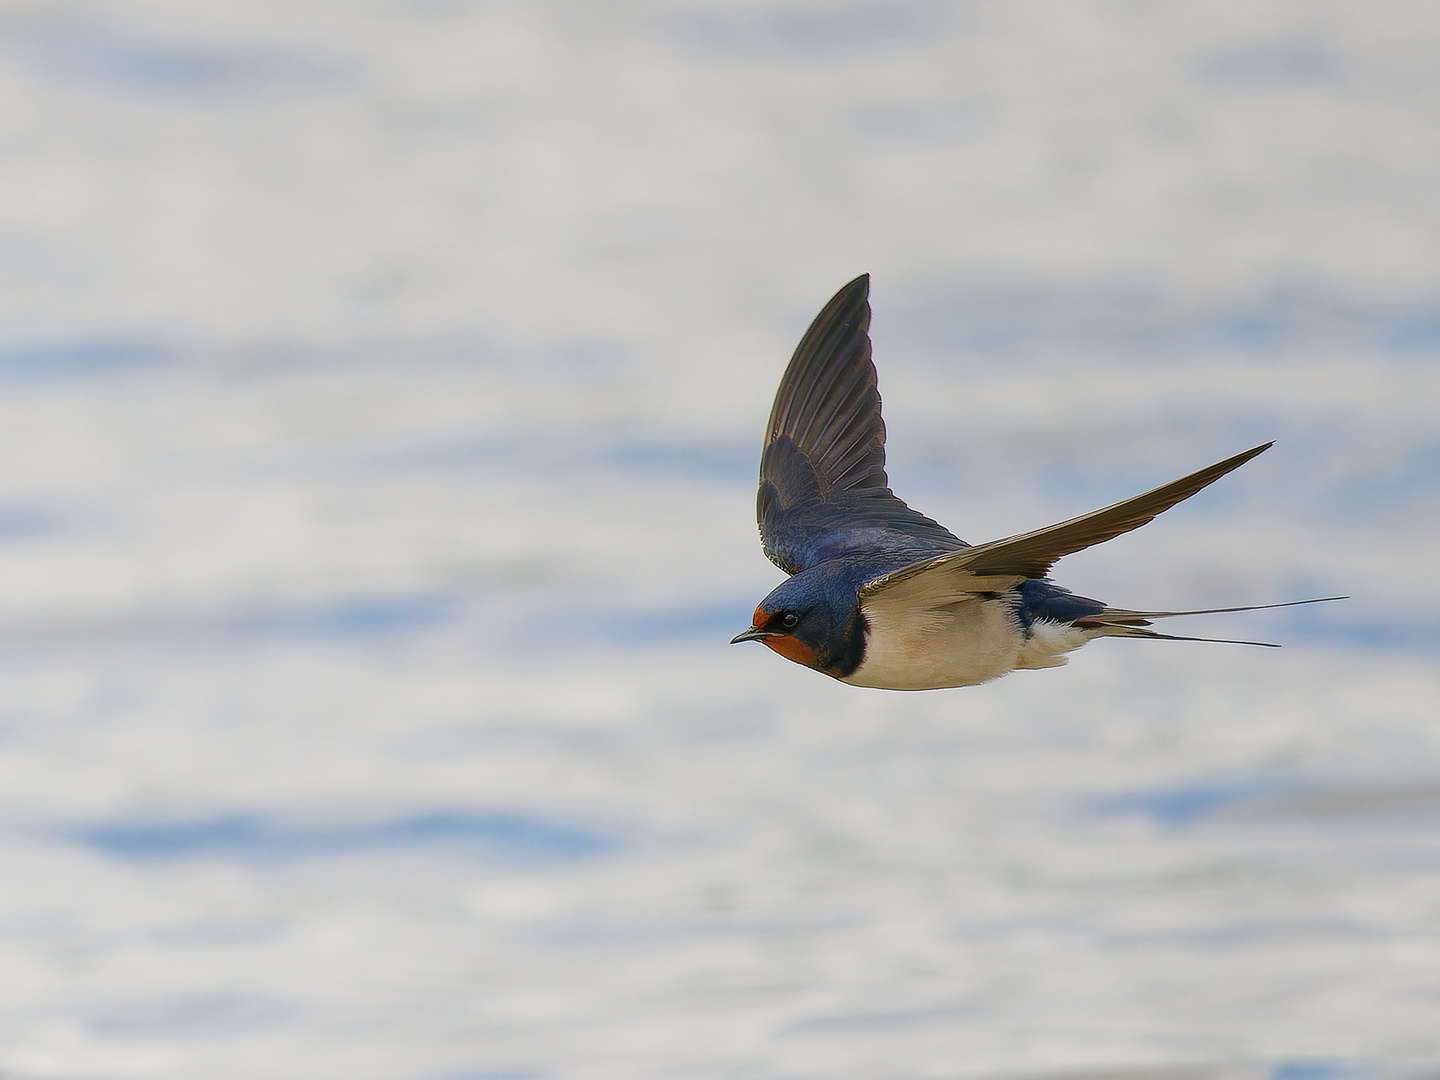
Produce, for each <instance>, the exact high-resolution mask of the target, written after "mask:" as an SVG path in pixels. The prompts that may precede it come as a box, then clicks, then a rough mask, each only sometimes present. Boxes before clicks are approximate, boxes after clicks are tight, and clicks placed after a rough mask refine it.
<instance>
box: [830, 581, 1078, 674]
mask: <svg viewBox="0 0 1440 1080" xmlns="http://www.w3.org/2000/svg"><path fill="white" fill-rule="evenodd" d="M860 610H861V613H862V614H863V615H864V616H865V619H866V623H867V625H868V632H867V633H866V635H865V659H864V661H862V662H861V664H860V666H859V667H858V668H856V669H855V671H854V672H853V673H852V674H851V675H850V676H849V677H848V678H846V679H845V680H844V681H845V682H848V683H851V684H852V685H855V686H874V687H879V688H882V689H887V690H938V689H941V688H943V687H947V686H974V685H976V684H977V683H983V682H989V681H990V680H991V679H998V678H999V677H1000V676H1001V675H1005V674H1008V673H1009V672H1011V671H1015V670H1016V669H1018V668H1047V667H1059V666H1060V665H1062V664H1064V663H1065V660H1066V657H1065V654H1066V653H1068V652H1070V651H1071V650H1073V649H1078V648H1079V647H1080V646H1081V645H1084V644H1085V643H1086V642H1087V641H1089V640H1090V639H1091V638H1093V637H1095V636H1096V635H1097V633H1098V631H1096V630H1082V629H1077V628H1076V627H1074V626H1071V625H1070V624H1068V623H1056V622H1037V623H1035V625H1034V626H1033V627H1031V631H1030V633H1029V634H1028V635H1027V634H1026V633H1025V631H1024V630H1023V629H1022V628H1021V626H1020V622H1019V620H1018V619H1017V618H1016V617H1015V615H1014V614H1013V612H1012V611H1011V609H1010V605H1009V604H1008V603H1006V602H1005V601H1003V600H999V599H996V598H994V597H981V596H977V595H973V594H972V595H967V596H962V597H959V598H955V599H952V600H949V601H948V602H946V603H943V604H936V605H933V606H930V607H925V608H921V609H920V610H919V611H917V610H916V609H915V608H914V606H913V605H912V604H908V603H898V604H897V603H893V602H887V599H886V596H885V594H883V593H882V594H880V595H879V596H876V597H872V598H871V599H870V600H868V601H866V602H865V603H864V604H862V606H861V609H860Z"/></svg>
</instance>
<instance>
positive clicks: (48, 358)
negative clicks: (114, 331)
mask: <svg viewBox="0 0 1440 1080" xmlns="http://www.w3.org/2000/svg"><path fill="white" fill-rule="evenodd" d="M168 359H169V353H168V352H167V351H166V350H165V349H162V348H161V347H160V346H158V345H155V344H153V343H150V342H144V341H125V340H123V339H110V338H96V339H93V340H79V341H53V342H44V343H35V344H28V345H9V346H4V347H0V382H6V383H21V384H31V385H33V384H41V385H44V384H48V383H64V382H72V381H75V380H78V379H93V378H98V377H100V376H103V375H112V374H115V373H117V372H121V371H129V370H132V369H134V368H140V367H152V366H154V365H157V364H161V363H164V362H165V361H166V360H168Z"/></svg>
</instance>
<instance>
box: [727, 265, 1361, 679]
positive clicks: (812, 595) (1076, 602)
mask: <svg viewBox="0 0 1440 1080" xmlns="http://www.w3.org/2000/svg"><path fill="white" fill-rule="evenodd" d="M869 293H870V278H869V275H865V274H862V275H861V276H860V277H858V278H856V279H855V280H854V281H852V282H850V283H849V284H848V285H846V286H845V287H844V288H843V289H841V290H840V291H839V292H838V293H836V294H835V296H834V297H833V298H831V300H830V302H829V303H828V304H826V305H825V307H824V309H823V310H821V312H820V314H819V315H818V316H816V318H815V321H814V322H813V323H811V324H810V328H809V329H808V330H807V331H806V332H805V335H804V337H802V338H801V339H800V344H799V346H798V347H797V348H796V350H795V354H794V356H792V357H791V359H790V365H789V367H787V368H786V369H785V374H784V376H783V377H782V378H781V380H780V388H779V389H778V390H777V391H776V394H775V404H774V406H773V407H772V409H771V411H770V422H769V424H768V426H767V428H766V434H765V445H764V449H763V451H762V453H761V456H760V486H759V491H758V493H757V496H756V516H757V518H758V520H759V524H760V539H761V543H762V545H763V547H764V549H765V554H766V555H768V556H769V557H770V559H771V561H772V562H774V563H775V565H776V566H778V567H780V569H781V570H784V571H785V573H786V574H788V575H790V576H789V578H788V579H787V580H786V581H784V582H782V583H781V585H780V586H779V587H777V588H776V589H775V590H774V591H773V592H772V593H771V594H770V595H769V596H767V597H766V598H765V599H764V600H763V601H761V603H760V606H759V607H758V608H756V610H755V617H754V621H753V624H752V625H751V627H750V628H749V629H748V630H746V631H744V632H743V633H741V634H739V635H737V636H736V637H735V638H734V639H733V641H734V642H736V643H738V642H741V641H759V642H762V643H763V644H765V645H766V646H768V647H769V648H771V649H772V650H774V651H775V652H778V653H779V654H780V655H782V656H784V657H786V658H787V659H790V660H794V661H795V662H796V663H799V664H803V665H805V666H806V667H812V668H815V669H816V670H818V671H822V672H824V673H825V674H827V675H832V676H834V677H835V678H837V679H841V680H843V681H845V682H849V683H853V684H856V685H860V686H873V687H881V688H885V689H897V690H922V689H939V688H941V687H948V686H969V685H973V684H975V683H980V682H986V681H988V680H990V679H994V678H997V677H999V676H1001V675H1004V674H1006V673H1008V672H1010V671H1014V670H1016V669H1019V668H1041V667H1056V666H1059V665H1060V664H1063V663H1065V660H1066V655H1065V654H1067V653H1069V652H1070V651H1072V650H1074V649H1076V648H1078V647H1079V646H1081V645H1083V644H1085V643H1086V642H1087V641H1090V640H1092V639H1093V638H1096V637H1145V638H1169V637H1170V635H1166V634H1160V633H1157V632H1155V631H1153V630H1151V629H1149V626H1150V622H1151V620H1154V619H1159V618H1166V617H1169V616H1172V615H1182V614H1200V613H1199V612H1176V611H1134V610H1130V609H1126V608H1112V607H1109V606H1107V605H1105V604H1103V603H1101V602H1100V601H1098V600H1090V599H1087V598H1085V597H1082V596H1076V595H1075V594H1074V593H1072V592H1070V591H1069V590H1067V589H1064V588H1061V587H1060V586H1059V585H1056V584H1055V583H1054V582H1051V581H1050V580H1049V579H1048V578H1047V575H1048V574H1049V572H1050V568H1051V567H1052V566H1053V565H1054V564H1055V562H1056V561H1057V560H1059V559H1060V558H1061V557H1062V556H1065V555H1069V554H1073V553H1074V552H1077V551H1080V550H1083V549H1084V548H1087V547H1090V546H1092V545H1094V544H1100V543H1104V542H1105V541H1106V540H1110V539H1113V538H1114V537H1116V536H1119V535H1121V534H1122V533H1126V532H1129V531H1130V530H1132V529H1138V528H1139V527H1140V526H1142V525H1144V524H1146V523H1147V522H1149V521H1152V520H1153V519H1154V518H1155V517H1156V516H1157V515H1158V514H1161V513H1163V512H1164V511H1166V510H1168V509H1169V508H1170V507H1172V506H1174V505H1175V504H1176V503H1179V502H1182V501H1183V500H1185V499H1188V498H1189V497H1190V496H1192V495H1194V494H1195V493H1196V492H1198V491H1200V490H1202V489H1203V488H1205V487H1206V486H1208V485H1209V484H1212V483H1214V482H1215V481H1216V480H1218V479H1220V477H1222V476H1224V475H1225V474H1226V473H1228V472H1231V471H1232V470H1234V469H1237V468H1239V467H1240V466H1241V465H1243V464H1244V463H1245V462H1247V461H1249V460H1250V459H1251V458H1253V457H1255V456H1256V455H1257V454H1261V453H1263V452H1264V451H1265V450H1267V449H1269V447H1270V445H1271V444H1270V443H1265V444H1264V445H1261V446H1257V447H1255V448H1254V449H1251V450H1247V451H1245V452H1244V453H1242V454H1236V455H1235V456H1234V457H1231V458H1227V459H1225V460H1224V461H1221V462H1218V463H1217V464H1215V465H1212V466H1210V467H1209V468H1206V469H1201V470H1199V471H1198V472H1195V473H1192V474H1190V475H1189V476H1186V477H1183V478H1181V479H1179V480H1176V481H1174V482H1172V483H1169V484H1165V485H1164V486H1162V487H1158V488H1156V489H1155V490H1153V491H1150V492H1146V493H1145V494H1143V495H1138V496H1136V497H1135V498H1133V499H1127V500H1125V501H1124V502H1121V503H1116V504H1115V505H1114V506H1109V507H1106V508H1105V509H1103V510H1096V511H1094V512H1092V513H1089V514H1083V515H1081V516H1080V517H1076V518H1071V519H1069V520H1067V521H1063V522H1061V523H1060V524H1058V525H1051V526H1049V527H1048V528H1044V529H1037V530H1035V531H1034V532H1029V533H1021V534H1019V535H1016V536H1012V537H1009V538H1007V539H1004V540H995V541H991V542H989V543H985V544H978V545H974V546H972V545H969V544H966V543H965V542H964V541H963V540H961V539H959V538H958V537H957V536H955V535H954V534H953V533H951V532H950V531H949V530H947V529H946V528H945V527H944V526H942V525H940V524H939V523H938V522H936V521H934V520H933V519H931V518H928V517H926V516H925V515H924V514H921V513H918V512H916V511H915V510H912V509H911V508H910V507H908V506H907V505H905V503H904V502H902V501H901V500H900V499H899V498H897V497H896V496H895V494H894V492H892V491H891V490H890V481H889V478H888V477H887V476H886V473H885V424H884V421H883V420H882V419H881V416H880V392H879V389H878V387H877V384H876V378H875V365H874V364H873V363H872V362H871V345H870V332H869V331H870V303H869ZM1324 599H1326V600H1333V599H1340V598H1339V597H1326V598H1324ZM1318 602H1320V601H1317V600H1299V601H1292V603H1297V604H1308V603H1318ZM1274 606H1286V605H1251V606H1249V607H1244V608H1226V609H1223V610H1227V611H1242V610H1252V609H1253V608H1254V607H1274ZM1181 640H1206V639H1181ZM1252 644H1253V643H1252Z"/></svg>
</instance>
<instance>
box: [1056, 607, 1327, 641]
mask: <svg viewBox="0 0 1440 1080" xmlns="http://www.w3.org/2000/svg"><path fill="white" fill-rule="evenodd" d="M1348 599H1349V597H1348V596H1317V597H1315V598H1314V599H1311V600H1287V601H1285V602H1284V603H1280V604H1245V605H1243V606H1241V607H1222V608H1197V609H1196V610H1194V611H1131V610H1129V609H1128V608H1111V607H1107V608H1106V609H1105V610H1104V611H1099V612H1096V613H1095V614H1094V615H1084V616H1081V617H1080V618H1078V619H1076V620H1075V621H1074V624H1073V625H1075V626H1079V627H1083V628H1085V629H1089V630H1099V631H1101V632H1102V636H1105V637H1137V638H1152V639H1157V640H1161V641H1212V642H1215V643H1217V644H1221V645H1259V646H1262V647H1264V648H1267V649H1278V648H1279V647H1280V646H1279V645H1276V644H1273V643H1272V642H1269V641H1236V640H1234V639H1232V638H1202V637H1182V636H1180V635H1177V634H1162V633H1159V632H1158V631H1155V630H1147V629H1145V627H1147V626H1149V625H1150V621H1151V620H1152V619H1170V618H1174V617H1175V616H1177V615H1220V614H1224V613H1227V612H1231V611H1266V610H1269V609H1271V608H1284V607H1298V606H1300V605H1301V604H1327V603H1329V602H1331V601H1332V600H1348Z"/></svg>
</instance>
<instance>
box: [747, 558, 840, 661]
mask: <svg viewBox="0 0 1440 1080" xmlns="http://www.w3.org/2000/svg"><path fill="white" fill-rule="evenodd" d="M825 570H826V567H824V566H820V567H815V568H813V569H811V570H805V571H802V572H801V573H798V574H796V575H795V576H794V577H792V578H789V579H787V580H786V581H784V582H782V583H781V584H780V586H779V587H778V588H777V589H775V591H774V592H772V593H771V594H770V595H769V596H767V597H766V598H765V599H764V600H762V601H760V606H759V607H757V608H756V609H755V616H754V619H753V621H752V623H751V626H750V629H749V630H746V631H745V632H744V633H743V634H738V635H736V637H734V638H733V639H732V640H731V642H730V643H731V644H732V645H734V644H737V643H738V642H741V641H758V642H760V643H761V644H763V645H765V646H766V647H767V648H770V649H773V650H774V651H775V652H777V653H779V654H780V655H781V656H783V657H785V659H787V660H793V661H795V663H797V664H804V665H805V666H806V667H809V668H815V669H816V670H817V671H823V672H825V674H827V675H833V676H835V677H836V678H844V677H845V676H847V675H849V674H851V673H852V672H853V671H854V670H855V669H856V668H857V667H859V666H860V661H861V660H862V659H864V656H865V620H864V618H863V617H862V616H861V614H860V606H859V603H858V601H857V598H856V593H855V586H854V584H853V583H851V582H850V581H849V580H848V577H849V575H837V574H835V573H833V572H821V571H825Z"/></svg>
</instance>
